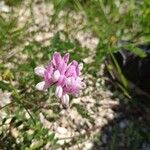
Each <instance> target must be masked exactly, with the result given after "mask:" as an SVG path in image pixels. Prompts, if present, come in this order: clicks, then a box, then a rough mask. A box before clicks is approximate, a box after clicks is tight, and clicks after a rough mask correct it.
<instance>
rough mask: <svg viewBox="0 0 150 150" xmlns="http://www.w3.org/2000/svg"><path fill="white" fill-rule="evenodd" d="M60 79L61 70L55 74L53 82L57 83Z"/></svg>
mask: <svg viewBox="0 0 150 150" xmlns="http://www.w3.org/2000/svg"><path fill="white" fill-rule="evenodd" d="M59 78H60V72H59V70H56V71H55V72H54V74H53V81H54V82H57V81H58V80H59Z"/></svg>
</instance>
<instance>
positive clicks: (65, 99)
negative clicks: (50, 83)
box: [61, 94, 69, 106]
mask: <svg viewBox="0 0 150 150" xmlns="http://www.w3.org/2000/svg"><path fill="white" fill-rule="evenodd" d="M61 101H62V104H63V105H65V106H68V105H69V95H68V94H64V95H63V96H62V98H61Z"/></svg>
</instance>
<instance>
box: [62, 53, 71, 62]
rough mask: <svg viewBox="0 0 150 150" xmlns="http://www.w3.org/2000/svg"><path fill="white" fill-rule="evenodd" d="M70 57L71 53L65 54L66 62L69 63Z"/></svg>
mask: <svg viewBox="0 0 150 150" xmlns="http://www.w3.org/2000/svg"><path fill="white" fill-rule="evenodd" d="M69 57H70V55H69V53H67V54H65V55H64V57H63V60H64V61H65V63H68V61H69Z"/></svg>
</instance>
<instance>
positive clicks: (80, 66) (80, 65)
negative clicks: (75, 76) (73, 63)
mask: <svg viewBox="0 0 150 150" xmlns="http://www.w3.org/2000/svg"><path fill="white" fill-rule="evenodd" d="M82 69H83V63H80V64H79V70H80V71H81V70H82Z"/></svg>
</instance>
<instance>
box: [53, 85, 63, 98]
mask: <svg viewBox="0 0 150 150" xmlns="http://www.w3.org/2000/svg"><path fill="white" fill-rule="evenodd" d="M62 94H63V89H62V87H61V86H57V87H56V92H55V95H56V97H58V98H61V97H62Z"/></svg>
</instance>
